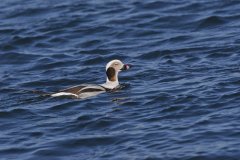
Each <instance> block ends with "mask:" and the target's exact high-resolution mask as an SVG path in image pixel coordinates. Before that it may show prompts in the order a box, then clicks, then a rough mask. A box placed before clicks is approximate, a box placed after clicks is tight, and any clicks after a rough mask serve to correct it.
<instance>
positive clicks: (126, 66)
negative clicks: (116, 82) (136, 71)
mask: <svg viewBox="0 0 240 160" xmlns="http://www.w3.org/2000/svg"><path fill="white" fill-rule="evenodd" d="M129 68H131V66H130V65H129V64H124V65H123V67H122V68H121V71H126V70H128V69H129Z"/></svg>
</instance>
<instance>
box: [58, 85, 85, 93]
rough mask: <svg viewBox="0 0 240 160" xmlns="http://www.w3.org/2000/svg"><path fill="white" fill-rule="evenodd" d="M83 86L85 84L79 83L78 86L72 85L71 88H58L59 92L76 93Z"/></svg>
mask: <svg viewBox="0 0 240 160" xmlns="http://www.w3.org/2000/svg"><path fill="white" fill-rule="evenodd" d="M84 87H86V85H79V86H74V87H71V88H67V89H63V90H60V91H59V92H68V93H72V94H78V93H79V91H80V90H81V89H83V88H84Z"/></svg>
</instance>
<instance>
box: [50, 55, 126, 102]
mask: <svg viewBox="0 0 240 160" xmlns="http://www.w3.org/2000/svg"><path fill="white" fill-rule="evenodd" d="M130 66H131V65H130V64H124V63H123V62H122V61H120V60H118V59H115V60H111V61H110V62H108V63H107V65H106V82H105V83H103V84H80V85H77V86H73V87H70V88H66V89H63V90H60V91H58V92H55V93H53V94H51V96H52V97H61V96H70V97H73V98H79V99H84V98H88V97H92V96H96V95H98V94H100V93H104V92H107V91H112V90H116V89H118V88H119V87H120V84H119V80H118V74H119V72H121V71H126V70H128V69H129V68H130Z"/></svg>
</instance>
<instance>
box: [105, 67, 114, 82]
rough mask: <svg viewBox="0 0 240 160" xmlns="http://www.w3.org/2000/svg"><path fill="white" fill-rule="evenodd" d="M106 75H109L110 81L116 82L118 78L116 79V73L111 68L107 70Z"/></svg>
mask: <svg viewBox="0 0 240 160" xmlns="http://www.w3.org/2000/svg"><path fill="white" fill-rule="evenodd" d="M106 74H107V77H108V79H109V81H116V77H115V74H116V71H115V69H114V68H113V67H109V68H108V69H107V72H106Z"/></svg>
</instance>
